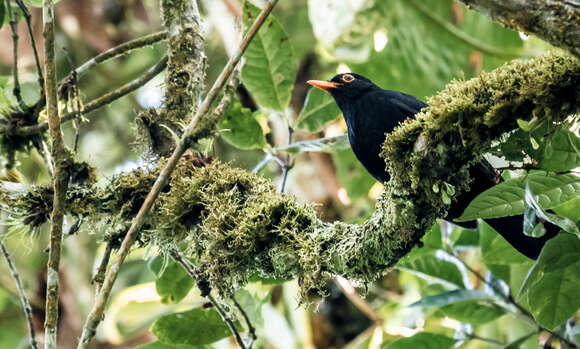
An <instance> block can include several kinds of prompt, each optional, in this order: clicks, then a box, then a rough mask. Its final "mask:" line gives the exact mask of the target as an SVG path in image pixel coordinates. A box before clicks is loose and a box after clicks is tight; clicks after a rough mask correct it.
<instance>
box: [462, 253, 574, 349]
mask: <svg viewBox="0 0 580 349" xmlns="http://www.w3.org/2000/svg"><path fill="white" fill-rule="evenodd" d="M454 257H455V258H456V259H457V260H458V261H459V262H460V263H461V264H463V266H465V268H466V269H467V270H469V272H470V273H472V274H473V275H474V276H475V277H476V278H477V279H479V280H480V281H481V282H483V283H484V284H486V285H487V286H489V287H490V288H491V289H492V290H493V291H494V293H495V294H496V295H498V296H499V297H501V298H502V299H503V300H504V301H505V302H507V303H509V304H511V305H513V306H514V307H515V308H516V309H517V310H518V311H519V312H520V314H521V315H522V316H523V317H524V319H525V320H526V321H528V322H529V323H530V324H532V325H534V326H536V328H537V329H538V331H543V332H548V333H549V334H550V335H551V336H552V337H555V338H558V340H560V342H563V343H566V345H568V346H569V347H570V348H577V346H576V344H574V343H572V342H571V341H569V340H568V339H566V338H564V337H563V336H561V335H560V334H559V333H557V332H554V331H552V330H549V329H547V328H545V327H543V326H541V325H540V324H538V323H537V322H536V320H535V319H534V316H533V315H532V314H530V312H529V311H528V310H527V309H526V308H524V307H523V306H522V305H521V304H519V303H518V302H516V300H515V299H514V297H513V296H512V295H511V293H510V294H505V293H504V292H503V290H501V289H499V288H498V287H497V285H495V284H494V283H493V282H489V280H487V279H486V278H484V277H483V276H482V275H481V274H480V273H478V272H477V271H476V270H474V269H473V268H472V267H470V266H469V265H468V264H467V263H465V262H464V261H463V260H462V259H461V258H459V257H457V256H455V255H454Z"/></svg>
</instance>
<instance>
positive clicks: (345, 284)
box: [334, 276, 383, 325]
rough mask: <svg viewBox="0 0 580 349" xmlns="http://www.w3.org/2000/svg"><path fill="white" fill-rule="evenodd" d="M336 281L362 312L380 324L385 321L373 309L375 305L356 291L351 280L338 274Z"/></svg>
mask: <svg viewBox="0 0 580 349" xmlns="http://www.w3.org/2000/svg"><path fill="white" fill-rule="evenodd" d="M334 283H335V284H336V285H337V286H338V288H340V290H341V291H342V293H343V294H344V295H345V296H346V298H348V300H349V301H350V302H351V303H352V304H353V305H354V306H355V307H357V309H358V310H360V311H361V313H363V314H365V315H366V317H368V318H369V319H371V320H372V321H373V322H374V323H376V324H378V325H380V324H382V323H383V319H381V317H380V316H379V314H378V313H377V312H376V311H375V310H374V309H373V307H372V306H371V305H370V304H369V303H368V302H367V301H365V300H364V299H362V297H361V296H359V294H358V293H356V290H355V288H354V286H353V285H352V283H351V282H350V281H348V280H347V279H345V278H343V277H342V276H336V277H335V278H334Z"/></svg>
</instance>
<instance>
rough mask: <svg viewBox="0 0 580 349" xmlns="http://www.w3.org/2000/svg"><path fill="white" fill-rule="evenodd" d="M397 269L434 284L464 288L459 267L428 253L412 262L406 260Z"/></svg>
mask: <svg viewBox="0 0 580 349" xmlns="http://www.w3.org/2000/svg"><path fill="white" fill-rule="evenodd" d="M397 267H398V268H400V269H402V270H405V271H408V272H411V273H413V274H416V275H417V276H419V277H421V278H424V279H426V280H429V281H432V282H437V283H441V284H444V285H448V286H452V287H455V286H458V287H460V288H463V287H464V284H463V276H462V275H461V272H460V271H459V269H457V266H456V265H455V264H453V263H451V262H447V261H444V260H442V259H440V258H437V257H435V256H434V255H433V254H432V253H426V254H424V255H420V256H417V257H415V258H413V259H411V260H408V259H407V258H405V259H403V260H401V261H400V262H399V263H398V264H397Z"/></svg>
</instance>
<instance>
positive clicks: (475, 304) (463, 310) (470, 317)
mask: <svg viewBox="0 0 580 349" xmlns="http://www.w3.org/2000/svg"><path fill="white" fill-rule="evenodd" d="M437 311H438V312H441V313H443V314H444V315H445V316H448V317H450V318H453V319H455V320H458V321H461V322H469V323H471V324H474V325H482V324H486V323H488V322H491V321H493V320H495V319H497V318H498V317H500V316H503V315H504V314H506V311H505V309H503V308H500V307H498V306H497V305H495V304H493V303H489V302H484V301H469V302H461V303H455V304H450V305H446V306H444V307H441V308H439V309H438V310H437Z"/></svg>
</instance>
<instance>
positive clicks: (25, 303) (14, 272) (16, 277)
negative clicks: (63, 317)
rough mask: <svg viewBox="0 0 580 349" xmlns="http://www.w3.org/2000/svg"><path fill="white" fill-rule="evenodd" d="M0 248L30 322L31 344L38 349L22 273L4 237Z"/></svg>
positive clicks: (25, 314)
mask: <svg viewBox="0 0 580 349" xmlns="http://www.w3.org/2000/svg"><path fill="white" fill-rule="evenodd" d="M0 249H1V250H2V254H3V255H4V259H6V263H8V269H10V275H12V279H14V283H15V284H16V290H17V291H18V297H19V298H20V303H22V310H24V317H25V318H26V323H27V324H28V335H29V336H30V338H29V341H30V346H31V347H32V348H34V349H38V344H37V343H36V334H35V333H34V325H33V324H32V308H31V307H30V302H29V301H28V298H27V297H26V293H25V292H24V287H22V282H21V281H20V274H19V273H18V271H17V270H16V268H15V267H14V264H13V263H12V259H10V254H9V253H8V250H7V249H6V246H5V245H4V242H3V241H2V239H0Z"/></svg>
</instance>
